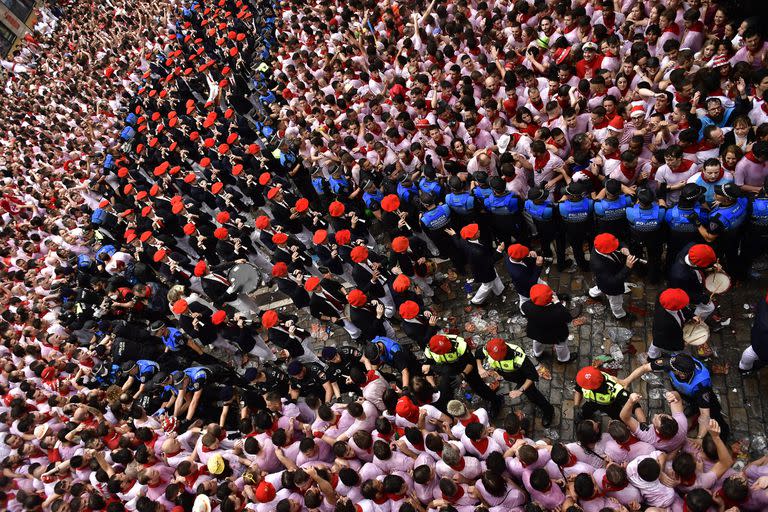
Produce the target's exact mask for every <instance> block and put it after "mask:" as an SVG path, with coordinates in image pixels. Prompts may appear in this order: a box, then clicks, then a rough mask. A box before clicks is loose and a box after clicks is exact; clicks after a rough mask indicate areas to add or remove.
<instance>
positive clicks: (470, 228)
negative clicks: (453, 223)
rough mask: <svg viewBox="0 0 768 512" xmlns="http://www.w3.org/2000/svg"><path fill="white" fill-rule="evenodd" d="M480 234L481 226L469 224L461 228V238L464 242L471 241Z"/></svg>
mask: <svg viewBox="0 0 768 512" xmlns="http://www.w3.org/2000/svg"><path fill="white" fill-rule="evenodd" d="M479 232H480V226H478V225H477V224H467V225H466V226H464V227H463V228H461V238H463V239H464V240H470V239H473V238H475V237H476V236H477V234H478V233H479Z"/></svg>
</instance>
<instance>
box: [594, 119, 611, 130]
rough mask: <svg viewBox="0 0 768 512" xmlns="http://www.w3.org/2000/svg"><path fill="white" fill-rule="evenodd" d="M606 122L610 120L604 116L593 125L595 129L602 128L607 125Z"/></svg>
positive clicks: (608, 122)
mask: <svg viewBox="0 0 768 512" xmlns="http://www.w3.org/2000/svg"><path fill="white" fill-rule="evenodd" d="M608 124H610V121H609V120H608V118H607V117H604V118H603V120H602V121H601V122H599V123H597V124H596V125H594V126H593V128H594V129H595V130H602V129H603V128H605V127H607V126H608Z"/></svg>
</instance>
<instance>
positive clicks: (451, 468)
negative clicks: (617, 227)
mask: <svg viewBox="0 0 768 512" xmlns="http://www.w3.org/2000/svg"><path fill="white" fill-rule="evenodd" d="M435 471H436V472H437V475H438V476H439V477H441V478H458V479H459V481H462V482H469V483H472V482H474V481H475V480H476V479H477V477H478V476H480V473H482V472H483V464H482V462H481V461H480V460H479V459H477V458H475V457H472V456H467V457H464V456H462V454H461V452H459V450H458V448H456V447H455V446H453V445H450V444H448V445H446V446H445V448H443V457H442V459H441V460H439V461H438V462H437V464H435Z"/></svg>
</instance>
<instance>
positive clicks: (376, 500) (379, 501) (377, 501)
mask: <svg viewBox="0 0 768 512" xmlns="http://www.w3.org/2000/svg"><path fill="white" fill-rule="evenodd" d="M388 499H389V497H388V496H387V495H386V494H384V495H382V496H381V498H373V502H374V503H375V504H377V505H383V504H384V503H386V502H387V500H388Z"/></svg>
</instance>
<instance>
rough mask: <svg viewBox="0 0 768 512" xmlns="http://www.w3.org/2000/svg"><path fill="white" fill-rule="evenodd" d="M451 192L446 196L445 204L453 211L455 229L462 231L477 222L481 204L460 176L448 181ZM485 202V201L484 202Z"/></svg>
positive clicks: (452, 177)
mask: <svg viewBox="0 0 768 512" xmlns="http://www.w3.org/2000/svg"><path fill="white" fill-rule="evenodd" d="M448 187H449V188H450V190H451V192H449V193H448V194H446V196H445V204H447V205H448V207H449V208H450V209H451V217H452V218H453V227H454V229H461V228H463V227H464V226H466V225H467V224H472V223H473V222H476V219H477V212H478V211H479V207H478V206H479V204H482V203H478V201H477V198H476V197H475V195H474V194H471V193H470V192H469V191H468V190H467V186H466V183H465V182H463V181H461V179H460V178H459V177H458V176H451V177H450V178H449V179H448ZM483 201H484V200H483Z"/></svg>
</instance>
